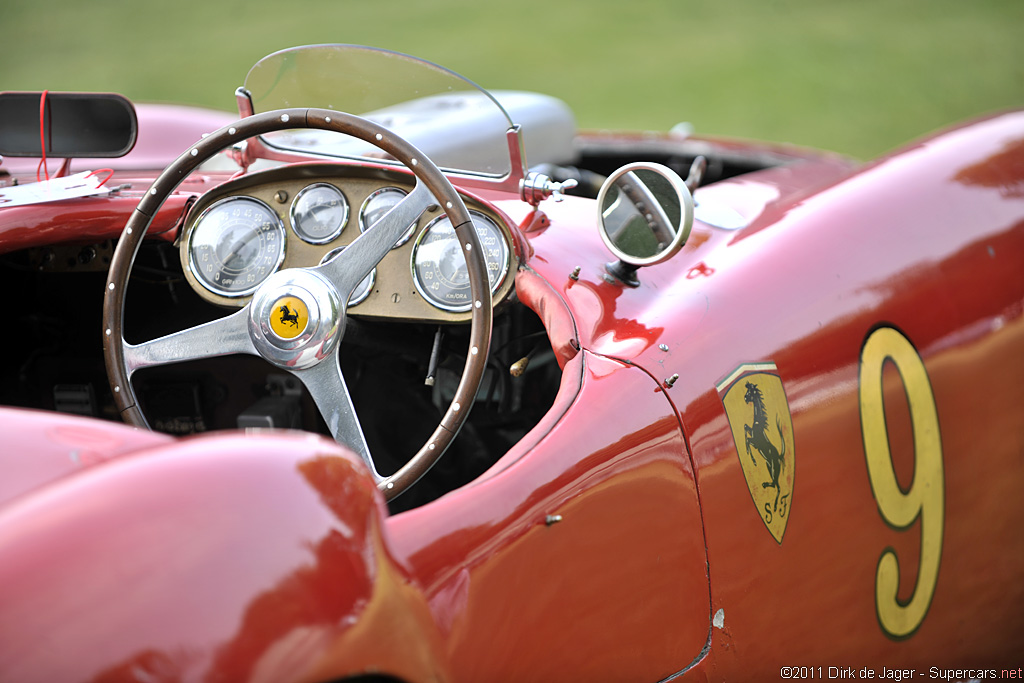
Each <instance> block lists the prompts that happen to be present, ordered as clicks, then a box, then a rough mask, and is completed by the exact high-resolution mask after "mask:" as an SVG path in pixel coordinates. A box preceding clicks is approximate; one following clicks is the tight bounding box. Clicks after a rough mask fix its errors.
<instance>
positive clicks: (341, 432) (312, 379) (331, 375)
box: [292, 353, 384, 483]
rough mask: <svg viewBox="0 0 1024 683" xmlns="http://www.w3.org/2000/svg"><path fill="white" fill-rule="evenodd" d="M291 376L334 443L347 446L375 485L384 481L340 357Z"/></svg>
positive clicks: (298, 371)
mask: <svg viewBox="0 0 1024 683" xmlns="http://www.w3.org/2000/svg"><path fill="white" fill-rule="evenodd" d="M292 374H293V375H295V376H296V377H297V378H298V379H299V381H301V382H302V383H303V384H304V385H305V387H306V389H307V390H308V391H309V394H310V396H311V397H312V399H313V402H314V403H316V406H317V408H318V409H319V410H320V414H321V415H322V416H323V418H324V422H326V423H327V428H328V429H329V430H330V431H331V436H333V437H334V440H335V441H337V442H338V443H340V444H343V445H345V446H348V447H349V448H350V449H352V451H353V452H355V454H356V455H358V456H359V457H360V459H362V461H363V462H364V463H366V466H367V467H368V468H369V469H370V473H371V474H372V475H373V480H374V482H375V483H380V482H381V481H383V480H384V477H382V476H380V474H378V473H377V468H376V467H375V466H374V464H373V458H371V457H370V448H369V446H367V444H366V436H365V435H364V434H363V428H362V426H361V425H360V424H359V417H358V416H357V415H356V409H355V405H353V403H352V395H351V394H350V393H349V390H348V385H347V384H346V383H345V376H344V375H343V374H342V372H341V364H340V362H339V358H338V354H337V353H334V354H331V356H330V357H329V358H326V359H324V360H323V361H322V362H320V363H317V364H316V365H314V366H312V367H309V368H306V369H303V370H292Z"/></svg>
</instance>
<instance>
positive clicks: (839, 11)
mask: <svg viewBox="0 0 1024 683" xmlns="http://www.w3.org/2000/svg"><path fill="white" fill-rule="evenodd" d="M321 42H348V43H360V44H365V45H375V46H379V47H385V48H389V49H393V50H398V51H401V52H408V53H410V54H414V55H418V56H421V57H425V58H427V59H430V60H432V61H435V62H438V63H440V64H442V65H444V66H447V67H449V68H451V69H453V70H455V71H458V72H460V73H462V74H464V75H465V76H467V77H468V78H470V79H472V80H474V81H476V82H478V83H480V84H481V85H483V86H484V87H489V88H518V89H529V90H536V91H540V92H545V93H549V94H553V95H557V96H559V97H561V98H562V99H564V100H565V101H566V102H568V103H569V105H570V106H571V107H572V108H573V110H574V111H575V112H576V116H577V120H578V122H579V125H580V126H581V127H584V128H630V129H649V130H666V129H668V128H670V127H672V126H673V125H674V124H676V123H679V122H681V121H689V122H691V123H692V124H693V126H694V128H695V130H696V131H697V132H698V133H703V134H713V135H729V136H738V137H752V138H759V139H765V140H772V141H778V142H792V143H796V144H801V145H810V146H815V147H823V148H828V149H832V150H836V151H840V152H844V153H847V154H851V155H853V156H856V157H860V158H870V157H872V156H875V155H877V154H879V153H882V152H884V151H886V150H888V149H891V148H892V147H895V146H898V145H899V144H901V143H902V142H904V141H907V140H909V139H911V138H914V137H918V136H920V135H922V134H924V133H927V132H928V131H931V130H934V129H936V128H939V127H943V126H946V125H948V124H951V123H953V122H956V121H959V120H962V119H965V118H969V117H972V116H976V115H979V114H982V113H986V112H990V111H993V110H998V109H1004V108H1009V107H1021V106H1024V0H931V1H928V0H861V1H854V0H849V1H847V0H837V1H832V2H829V1H827V0H819V1H817V2H810V1H806V0H737V1H733V2H731V1H729V0H718V1H715V2H691V1H683V0H619V1H618V2H611V1H610V0H590V1H588V2H577V1H575V0H561V1H559V0H549V1H547V2H538V1H536V0H522V1H520V2H515V3H497V2H486V1H484V0H476V1H472V0H436V1H433V2H426V1H424V2H414V1H411V0H308V1H305V0H294V1H292V2H284V1H281V0H278V1H276V2H271V1H270V0H245V1H239V0H205V1H197V0H178V1H174V0H165V1H163V2H159V3H157V2H150V3H147V2H139V1H138V0H136V1H134V2H126V1H120V0H117V1H109V2H105V1H103V0H96V1H95V2H82V1H81V0H74V1H72V0H40V2H34V3H29V2H25V1H23V0H0V50H2V51H3V55H2V58H0V89H3V90H29V89H31V90H40V89H51V90H112V91H116V92H121V93H124V94H125V95H128V96H129V97H130V98H132V99H135V100H138V101H161V102H186V103H192V104H200V105H206V106H211V107H216V108H220V109H226V110H232V111H233V110H234V97H233V91H234V88H235V87H236V86H238V85H240V84H241V83H242V81H243V79H244V78H245V74H246V73H247V71H248V68H249V67H250V66H251V65H252V64H253V63H255V62H256V60H258V59H259V58H260V57H262V56H263V55H265V54H268V53H270V52H272V51H274V50H278V49H281V48H284V47H291V46H294V45H301V44H307V43H321Z"/></svg>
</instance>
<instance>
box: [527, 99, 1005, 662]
mask: <svg viewBox="0 0 1024 683" xmlns="http://www.w3.org/2000/svg"><path fill="white" fill-rule="evenodd" d="M1022 140H1024V116H1022V115H1021V114H1008V115H1005V116H1002V117H996V118H994V119H992V120H989V121H986V122H983V123H981V124H979V125H977V126H975V127H972V128H965V129H962V130H956V131H952V132H950V133H948V134H945V135H942V136H940V137H938V138H935V139H933V140H930V141H926V142H924V143H921V144H919V145H916V146H914V147H911V148H908V149H907V150H904V151H902V152H900V153H898V154H895V155H894V156H892V157H891V158H889V159H885V160H882V161H880V162H878V163H876V164H874V165H872V166H870V167H866V168H865V169H863V170H862V171H859V172H858V173H855V174H853V175H852V176H850V177H849V178H842V177H841V176H840V177H835V176H833V177H829V174H828V173H827V170H826V169H822V168H821V167H820V166H818V167H815V165H810V164H808V165H805V166H801V165H797V166H793V167H789V168H785V169H780V170H773V171H767V172H762V173H757V174H751V175H748V176H746V177H744V178H743V179H738V180H737V181H731V182H729V181H727V182H725V183H720V184H718V185H716V186H713V187H711V188H707V191H701V192H698V193H697V199H698V201H701V200H702V197H704V196H705V195H712V194H713V196H714V197H715V199H716V200H721V201H731V202H733V203H734V206H736V207H737V208H738V209H739V210H741V212H743V213H745V214H746V215H748V216H751V217H753V218H754V220H753V223H752V224H751V226H750V227H748V228H746V229H744V230H741V231H739V232H736V233H728V232H725V231H722V230H719V229H714V228H707V227H705V226H702V225H700V224H697V225H695V227H694V234H693V237H692V238H691V240H690V244H689V245H688V246H687V247H686V248H685V249H684V251H683V253H682V254H681V255H680V256H678V257H676V259H674V260H672V261H669V262H668V263H667V264H664V265H662V266H655V267H652V268H648V269H644V270H641V271H640V273H639V276H640V279H641V282H642V283H643V284H642V285H641V287H640V288H638V289H636V290H630V289H628V288H623V287H621V286H619V285H617V284H609V283H607V282H605V281H603V279H601V273H600V272H599V271H598V272H594V271H595V269H594V264H595V261H596V262H599V260H598V259H599V257H598V256H597V251H596V249H597V248H596V247H595V246H593V240H592V238H591V237H590V236H588V235H582V234H581V235H580V236H579V238H578V239H577V240H575V241H573V240H564V241H561V242H560V241H559V236H558V233H557V231H558V230H560V229H563V228H564V225H565V223H566V222H568V221H564V220H562V212H565V213H567V214H573V211H574V207H573V206H572V205H571V204H570V203H569V202H566V204H565V205H562V206H554V205H552V206H551V207H550V210H549V216H550V218H551V221H552V225H553V227H552V228H550V229H549V230H548V231H547V232H545V233H542V234H540V235H537V236H535V237H533V238H532V241H533V245H534V248H535V250H536V251H537V253H538V254H542V255H543V257H541V256H538V257H537V258H536V259H534V260H533V261H532V262H531V266H532V267H533V268H534V269H536V270H537V271H538V272H540V273H542V274H543V275H545V276H546V277H547V278H548V279H549V280H550V281H551V282H553V283H562V288H563V292H564V297H565V299H566V300H567V301H568V302H569V305H570V307H571V308H572V309H573V311H574V313H575V317H576V321H577V324H578V327H579V334H580V342H581V344H582V346H583V348H585V349H593V350H596V351H600V352H602V353H605V354H608V355H610V356H614V357H618V358H623V359H627V360H630V361H632V362H635V363H638V364H640V365H641V366H642V367H644V368H645V369H647V370H648V371H650V372H651V374H652V375H653V376H655V377H657V378H666V377H668V376H669V375H671V374H673V373H676V372H677V373H679V374H680V379H679V381H678V382H677V383H676V384H675V386H674V387H673V388H672V389H671V390H670V391H669V392H668V395H669V396H670V398H671V399H672V400H673V402H674V404H675V405H676V406H677V407H678V408H679V411H680V415H681V418H682V420H683V425H684V430H685V432H686V436H687V438H688V440H689V444H690V447H691V451H692V453H693V456H694V462H695V469H696V471H697V481H698V484H699V489H700V492H701V501H702V507H703V512H704V524H705V529H706V534H707V542H708V559H709V564H710V577H711V594H712V611H713V612H717V611H718V610H719V609H721V610H723V617H724V624H723V628H715V629H714V630H713V634H712V645H711V649H710V652H709V655H708V657H707V658H706V659H705V660H704V661H703V662H701V664H700V665H699V666H698V667H697V668H696V669H695V670H694V671H693V672H692V674H691V675H692V676H695V677H697V678H698V679H700V678H702V677H703V676H707V677H708V678H709V679H713V680H718V679H721V678H725V679H729V678H735V677H743V676H744V675H749V674H750V672H751V671H752V670H758V671H762V670H763V672H764V673H765V674H766V675H768V674H772V675H777V672H778V667H779V666H782V665H811V664H818V663H821V664H826V665H833V664H834V665H844V666H845V665H849V666H865V665H871V666H878V667H881V666H882V665H883V664H886V665H888V666H890V667H894V666H906V667H923V668H924V669H927V668H928V667H929V666H944V665H951V664H955V663H958V662H961V663H962V662H963V661H965V660H966V659H968V658H969V659H970V661H972V662H975V661H976V662H977V664H978V665H979V666H980V665H982V664H984V665H1011V664H1013V662H1012V661H1009V660H1010V657H1009V654H1010V653H1014V652H1019V647H1020V646H1021V645H1022V641H1021V640H1020V635H1019V634H1020V633H1021V632H1022V631H1024V628H1022V627H1024V616H1022V610H1021V606H1022V604H1024V589H1022V588H1021V586H1020V582H1019V580H1015V578H1014V577H1018V578H1019V577H1020V576H1021V575H1024V544H1022V543H1021V542H1020V538H1021V537H1020V534H1019V533H1018V530H1017V520H1019V519H1020V517H1021V515H1022V513H1024V509H1022V506H1021V503H1020V497H1019V496H1018V495H1017V494H1016V493H1015V492H1016V491H1019V490H1020V489H1021V487H1022V486H1024V473H1022V471H1021V469H1020V467H1019V454H1020V453H1021V452H1022V450H1024V436H1022V432H1021V430H1020V428H1019V425H1020V418H1019V411H1016V409H1015V408H1014V406H1019V405H1021V403H1022V402H1024V360H1022V359H1024V354H1022V349H1024V320H1022V300H1024V190H1022V188H1024V169H1022V168H1021V166H1020V164H1019V161H1017V159H1019V158H1020V157H1019V152H1020V147H1021V145H1022ZM815 187H816V189H814V191H809V190H811V189H813V188H815ZM789 188H793V189H789ZM751 195H752V196H753V197H754V198H755V202H754V204H757V203H761V204H762V206H760V207H757V206H754V207H753V208H751V206H752V205H751ZM758 198H769V199H770V201H768V202H767V203H765V202H763V199H758ZM545 208H548V207H545ZM577 220H578V219H577ZM560 244H561V248H559V245H560ZM592 251H593V255H591V252H592ZM581 263H582V264H584V266H585V268H584V270H583V273H582V274H581V277H580V281H579V282H573V281H571V280H569V279H568V274H569V273H570V272H571V270H572V268H573V266H574V265H578V264H581ZM882 323H887V324H889V325H892V326H895V327H897V328H898V329H899V330H901V331H903V333H904V334H905V335H906V336H907V337H908V338H909V339H910V340H911V341H912V343H913V344H914V346H915V347H916V348H917V350H918V351H919V353H920V355H921V357H922V359H923V360H924V362H925V366H926V368H927V370H928V374H929V377H930V380H931V383H932V387H933V390H934V394H935V403H936V405H937V409H938V414H939V420H940V430H941V439H942V447H943V454H944V457H943V461H944V465H945V471H946V481H947V487H946V490H945V501H946V519H945V530H944V541H943V552H942V564H941V566H940V571H939V577H938V585H937V588H936V591H935V595H934V599H933V601H932V604H931V606H930V608H929V611H928V613H927V615H926V616H925V618H924V620H923V623H922V625H921V626H920V628H919V629H918V630H917V632H916V633H914V634H913V635H912V636H911V637H909V638H907V639H905V640H894V639H892V638H889V637H887V636H886V635H885V634H884V633H883V631H882V630H881V628H880V627H879V624H878V617H877V616H876V612H875V609H876V608H875V596H874V581H875V568H876V564H877V562H878V559H879V556H880V554H881V553H882V551H883V550H884V549H885V548H887V547H890V546H891V547H894V548H896V549H897V552H898V554H899V556H900V557H902V558H904V561H903V562H902V563H901V564H902V571H901V583H900V585H901V587H902V592H901V594H900V597H901V599H909V595H910V593H911V592H912V589H913V586H914V581H915V577H916V571H917V560H916V559H915V558H916V555H915V553H917V552H918V550H917V548H918V547H919V544H920V535H919V534H920V531H919V530H918V529H917V528H912V529H910V530H909V531H908V532H898V531H896V530H894V529H892V528H890V527H888V526H887V525H886V524H885V522H884V520H883V519H882V518H881V517H880V515H879V512H878V508H877V505H876V501H875V500H874V498H873V496H872V490H871V487H870V484H869V482H868V477H867V473H866V467H865V456H864V445H863V440H862V437H861V422H860V416H859V409H858V403H857V400H858V399H857V395H858V393H857V392H858V386H857V372H858V359H859V354H860V351H861V347H862V345H863V343H864V340H865V338H866V337H867V335H868V333H869V332H870V331H871V330H872V329H873V328H874V327H876V326H878V325H879V324H882ZM660 343H665V344H667V345H668V346H669V349H668V351H662V350H660V349H659V348H658V344H660ZM768 361H771V362H774V363H776V364H777V366H778V370H779V374H780V376H781V378H782V380H783V382H784V386H785V389H786V393H787V396H788V400H789V406H790V409H791V411H792V416H793V430H794V434H793V438H794V440H795V443H796V465H795V467H796V471H797V476H796V486H795V491H794V499H793V508H792V518H791V521H790V523H789V528H788V530H787V532H786V535H785V538H784V541H783V543H782V544H779V543H777V542H776V541H775V539H774V538H772V537H771V535H770V534H769V533H768V532H767V530H766V529H765V527H764V525H763V524H762V523H761V521H760V519H759V514H758V511H757V510H756V509H755V508H754V506H753V505H752V504H751V499H750V492H749V491H748V489H747V486H746V484H745V481H744V478H743V474H742V472H741V469H740V462H739V459H738V456H737V451H736V446H735V445H734V443H733V439H732V436H731V434H730V432H729V425H728V422H727V420H726V416H725V412H724V409H723V405H722V402H721V399H720V398H719V395H718V392H717V391H716V388H715V386H716V383H717V382H718V381H720V380H721V379H723V378H724V377H726V376H727V375H728V374H729V373H730V372H731V371H732V370H734V369H735V368H736V367H738V366H739V365H741V364H742V363H749V362H768ZM890 374H891V373H890ZM886 382H887V384H886V386H887V387H889V389H887V392H888V395H889V396H890V399H889V400H888V402H887V406H886V408H887V414H888V415H889V418H888V422H889V423H890V424H891V425H892V427H891V430H892V436H891V440H892V441H893V444H894V445H893V446H892V447H893V450H894V453H895V455H894V460H895V466H896V470H897V473H898V475H899V477H900V482H901V485H902V486H905V487H909V486H910V484H911V482H912V480H913V471H914V462H913V455H912V454H913V441H912V437H911V436H910V434H909V426H908V425H909V419H910V417H909V414H908V412H907V409H906V406H905V405H904V406H903V408H902V409H901V408H900V407H899V401H898V394H896V393H895V391H898V387H899V385H898V383H897V382H898V379H897V378H895V377H889V378H888V379H887V380H886ZM901 411H902V412H901ZM979 520H988V521H987V523H985V525H984V527H982V528H979V526H978V524H979ZM995 548H998V549H999V550H998V551H996V552H993V549H995ZM982 558H985V559H982ZM838 614H842V615H843V618H842V619H836V618H835V616H836V615H838ZM968 624H970V627H969V628H967V627H966V625H968ZM868 655H870V657H871V661H866V660H865V656H868ZM752 663H755V664H752ZM752 666H756V667H759V668H757V669H752V668H751V667H752ZM760 667H763V669H762V668H760Z"/></svg>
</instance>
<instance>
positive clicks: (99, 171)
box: [85, 168, 114, 187]
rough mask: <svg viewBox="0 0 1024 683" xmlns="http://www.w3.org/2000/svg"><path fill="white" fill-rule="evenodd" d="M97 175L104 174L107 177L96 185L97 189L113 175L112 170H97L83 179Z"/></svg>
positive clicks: (90, 172)
mask: <svg viewBox="0 0 1024 683" xmlns="http://www.w3.org/2000/svg"><path fill="white" fill-rule="evenodd" d="M97 173H106V174H107V177H106V178H104V179H103V180H101V181H100V184H99V185H97V187H103V184H104V183H106V182H107V181H108V180H110V177H111V176H112V175H114V169H112V168H97V169H96V170H95V171H89V173H88V174H87V175H86V176H85V177H86V178H91V177H93V176H94V175H96V174H97Z"/></svg>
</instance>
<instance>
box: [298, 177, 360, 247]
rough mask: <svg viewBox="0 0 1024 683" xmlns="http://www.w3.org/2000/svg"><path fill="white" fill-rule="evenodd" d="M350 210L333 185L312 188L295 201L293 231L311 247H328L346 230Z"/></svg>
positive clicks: (321, 184)
mask: <svg viewBox="0 0 1024 683" xmlns="http://www.w3.org/2000/svg"><path fill="white" fill-rule="evenodd" d="M348 211H349V210H348V200H347V199H345V195H343V194H342V193H341V190H339V189H338V188H336V187H335V186H334V185H328V184H327V183H316V184H314V185H309V186H308V187H304V188H303V189H302V190H301V191H300V192H299V193H298V194H297V195H295V199H294V200H293V201H292V209H291V218H292V229H293V230H295V234H296V235H298V236H299V237H301V238H302V239H303V240H305V241H306V242H309V243H310V244H327V243H328V242H330V241H331V240H333V239H334V238H336V237H337V236H338V235H340V234H341V231H342V230H344V229H345V225H346V224H347V223H348Z"/></svg>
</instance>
